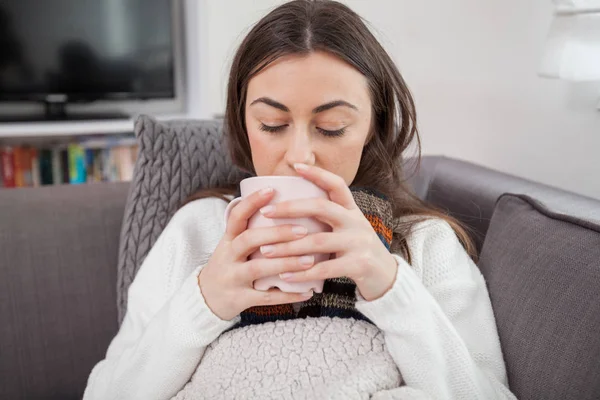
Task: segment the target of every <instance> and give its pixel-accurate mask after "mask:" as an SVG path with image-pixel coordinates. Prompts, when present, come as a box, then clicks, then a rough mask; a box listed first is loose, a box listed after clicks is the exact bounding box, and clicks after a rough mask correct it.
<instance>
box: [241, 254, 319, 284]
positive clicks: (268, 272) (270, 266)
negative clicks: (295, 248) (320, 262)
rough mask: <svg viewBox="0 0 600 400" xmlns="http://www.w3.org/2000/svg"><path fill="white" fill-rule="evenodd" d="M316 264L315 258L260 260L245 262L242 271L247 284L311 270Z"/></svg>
mask: <svg viewBox="0 0 600 400" xmlns="http://www.w3.org/2000/svg"><path fill="white" fill-rule="evenodd" d="M314 262H315V258H314V256H306V255H305V256H299V257H279V258H260V259H254V260H250V261H247V262H245V263H244V264H243V265H242V266H241V269H242V271H243V274H244V275H245V277H244V278H243V279H244V280H245V281H247V282H254V281H255V280H257V279H261V278H266V277H267V276H273V275H279V274H281V273H284V272H298V271H304V270H307V269H309V268H310V267H311V266H312V265H313V264H314Z"/></svg>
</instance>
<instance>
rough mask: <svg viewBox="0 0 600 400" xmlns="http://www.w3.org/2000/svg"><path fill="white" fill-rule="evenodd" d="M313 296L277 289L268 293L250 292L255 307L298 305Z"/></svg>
mask: <svg viewBox="0 0 600 400" xmlns="http://www.w3.org/2000/svg"><path fill="white" fill-rule="evenodd" d="M312 296H313V291H312V290H311V291H310V292H307V293H285V292H282V291H281V290H279V289H271V290H268V291H265V292H263V291H260V290H252V291H251V294H250V297H251V301H252V304H253V305H255V306H272V305H277V304H290V303H300V302H302V301H306V300H308V299H310V298H311V297H312Z"/></svg>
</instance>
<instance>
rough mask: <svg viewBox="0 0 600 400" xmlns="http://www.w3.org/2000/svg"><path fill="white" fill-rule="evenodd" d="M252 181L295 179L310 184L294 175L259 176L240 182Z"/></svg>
mask: <svg viewBox="0 0 600 400" xmlns="http://www.w3.org/2000/svg"><path fill="white" fill-rule="evenodd" d="M254 179H277V180H279V179H295V180H298V179H300V180H303V181H308V182H310V181H309V180H308V179H306V178H303V177H301V176H296V175H261V176H250V177H248V178H244V179H242V180H241V181H240V182H243V181H250V180H254Z"/></svg>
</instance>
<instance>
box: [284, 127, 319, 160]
mask: <svg viewBox="0 0 600 400" xmlns="http://www.w3.org/2000/svg"><path fill="white" fill-rule="evenodd" d="M285 160H286V162H287V164H288V165H289V166H290V167H291V168H292V169H294V164H295V163H304V164H308V165H313V164H314V163H315V153H314V151H313V143H312V139H311V136H310V132H309V131H308V129H302V130H300V129H298V130H296V132H294V134H293V135H291V137H290V142H289V143H288V148H287V151H286V153H285Z"/></svg>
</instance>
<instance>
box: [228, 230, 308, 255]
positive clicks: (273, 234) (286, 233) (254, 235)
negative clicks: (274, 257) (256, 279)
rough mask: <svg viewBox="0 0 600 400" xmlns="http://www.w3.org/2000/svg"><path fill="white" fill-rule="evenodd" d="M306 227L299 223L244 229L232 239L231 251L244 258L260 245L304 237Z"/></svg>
mask: <svg viewBox="0 0 600 400" xmlns="http://www.w3.org/2000/svg"><path fill="white" fill-rule="evenodd" d="M306 234H307V229H306V227H304V226H301V225H279V226H275V227H273V226H271V227H266V228H253V229H246V230H245V231H244V232H242V233H240V234H239V235H238V236H237V237H236V238H235V239H233V241H232V247H233V251H234V253H235V254H237V256H238V257H239V258H241V259H244V260H245V259H246V257H248V256H249V255H250V254H252V253H254V252H255V251H256V250H257V249H258V248H259V247H260V246H263V245H266V244H271V243H277V242H287V241H290V240H295V239H299V238H302V237H304V236H305V235H306Z"/></svg>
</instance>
